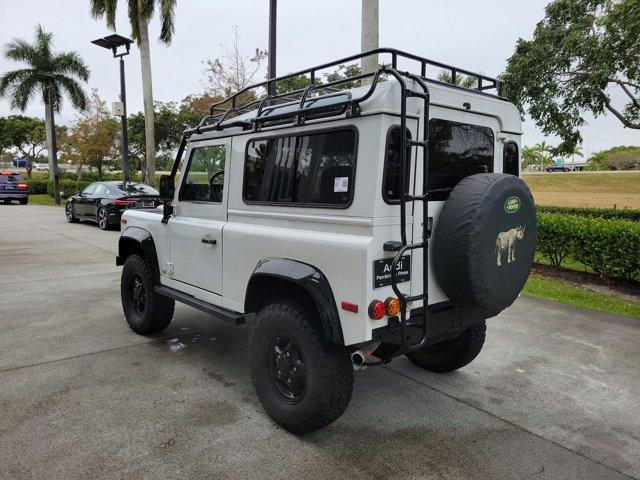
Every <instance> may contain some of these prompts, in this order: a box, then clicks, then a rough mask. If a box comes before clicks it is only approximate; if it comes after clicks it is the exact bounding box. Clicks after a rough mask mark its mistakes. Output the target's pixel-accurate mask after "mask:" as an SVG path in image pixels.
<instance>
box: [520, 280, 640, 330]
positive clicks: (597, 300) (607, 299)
mask: <svg viewBox="0 0 640 480" xmlns="http://www.w3.org/2000/svg"><path fill="white" fill-rule="evenodd" d="M522 293H523V294H524V295H528V296H530V297H539V298H547V299H550V300H555V301H557V302H562V303H568V304H571V305H576V306H578V307H585V308H593V309H595V310H600V311H602V312H607V313H612V314H614V315H622V316H624V317H633V318H638V319H640V303H636V302H630V301H627V300H623V299H620V298H616V297H612V296H610V295H605V294H602V293H598V292H593V291H591V290H587V289H584V288H580V287H576V286H573V285H569V284H566V283H564V282H560V281H558V280H554V279H550V278H547V277H543V276H542V275H539V274H537V273H532V274H531V275H530V276H529V280H527V283H526V285H525V286H524V290H522Z"/></svg>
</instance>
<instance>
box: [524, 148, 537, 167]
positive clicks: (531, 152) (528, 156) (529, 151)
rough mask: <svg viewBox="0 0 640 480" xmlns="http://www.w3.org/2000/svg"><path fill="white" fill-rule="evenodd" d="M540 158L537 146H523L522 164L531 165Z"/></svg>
mask: <svg viewBox="0 0 640 480" xmlns="http://www.w3.org/2000/svg"><path fill="white" fill-rule="evenodd" d="M537 160H538V151H537V150H536V149H535V147H522V166H523V167H530V166H531V165H535V163H536V161H537Z"/></svg>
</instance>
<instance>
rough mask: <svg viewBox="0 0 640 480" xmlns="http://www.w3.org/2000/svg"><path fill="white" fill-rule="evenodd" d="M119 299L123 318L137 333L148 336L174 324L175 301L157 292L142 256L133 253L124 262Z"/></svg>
mask: <svg viewBox="0 0 640 480" xmlns="http://www.w3.org/2000/svg"><path fill="white" fill-rule="evenodd" d="M120 296H121V298H122V309H123V310H124V316H125V318H126V319H127V323H128V324H129V327H131V330H133V331H134V332H136V333H139V334H140V335H149V334H152V333H157V332H159V331H161V330H164V329H165V328H167V327H168V326H169V324H170V323H171V319H172V318H173V310H174V308H175V302H174V301H173V300H171V299H170V298H167V297H163V296H162V295H159V294H157V293H156V292H155V290H154V283H153V276H152V275H151V271H150V270H149V265H147V262H146V260H145V259H144V258H143V257H142V256H141V255H138V254H133V255H131V256H129V257H128V258H127V261H126V262H125V263H124V267H123V268H122V278H121V280H120Z"/></svg>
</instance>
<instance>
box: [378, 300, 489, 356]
mask: <svg viewBox="0 0 640 480" xmlns="http://www.w3.org/2000/svg"><path fill="white" fill-rule="evenodd" d="M493 316H495V314H489V313H487V312H483V311H480V310H479V309H475V308H468V307H457V306H453V305H451V303H450V302H442V303H441V304H436V305H430V306H429V318H428V332H427V343H426V344H427V345H433V344H436V343H440V342H443V341H445V340H448V339H450V338H454V337H457V336H458V335H460V333H462V332H463V331H465V330H466V329H467V328H469V327H470V326H471V325H473V324H474V323H478V322H482V321H484V320H486V319H487V318H491V317H493ZM422 318H423V317H422V308H416V309H413V310H411V316H410V317H409V319H408V322H407V335H408V336H409V339H408V341H409V344H415V343H417V342H419V341H420V338H421V337H422V333H423V332H422ZM373 339H375V340H380V341H381V342H383V343H388V344H391V345H397V346H401V345H402V341H401V337H400V329H399V325H398V327H397V328H396V327H392V326H390V325H387V326H384V327H379V328H376V329H374V330H373ZM398 353H399V354H402V352H401V351H400V352H398ZM394 356H395V355H394Z"/></svg>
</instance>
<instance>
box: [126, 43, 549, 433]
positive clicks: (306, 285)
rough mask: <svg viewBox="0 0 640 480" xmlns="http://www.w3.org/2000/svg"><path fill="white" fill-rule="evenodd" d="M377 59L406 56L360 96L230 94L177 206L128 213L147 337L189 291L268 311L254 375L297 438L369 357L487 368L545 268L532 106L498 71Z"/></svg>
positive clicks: (192, 135)
mask: <svg viewBox="0 0 640 480" xmlns="http://www.w3.org/2000/svg"><path fill="white" fill-rule="evenodd" d="M376 53H377V54H378V53H380V54H385V55H389V56H390V58H389V59H388V60H389V63H385V62H384V61H381V63H383V64H384V65H385V66H383V67H381V68H380V69H379V70H376V71H375V72H371V73H367V74H364V75H363V76H364V77H365V78H368V79H369V80H370V81H368V82H367V83H366V84H365V85H363V86H360V87H355V88H354V87H350V86H349V85H350V84H347V85H346V86H345V83H346V82H352V81H353V80H352V79H343V80H338V81H336V82H330V83H327V84H324V85H316V84H315V83H313V82H312V83H311V85H310V86H309V87H307V88H306V89H304V90H303V91H302V90H298V91H297V92H295V91H289V92H278V93H277V95H275V94H274V95H275V96H274V95H270V96H268V97H266V98H264V99H262V100H260V101H258V102H253V103H249V104H248V103H246V102H247V101H246V99H247V98H250V97H251V96H250V95H247V92H249V91H252V92H253V91H262V90H265V89H266V90H267V91H268V90H269V89H268V84H267V83H268V82H267V81H265V82H262V83H260V84H257V85H254V86H252V87H247V88H246V89H243V90H241V91H240V92H238V93H237V94H235V95H233V96H232V97H230V98H228V99H225V100H224V101H221V102H219V103H217V104H214V105H212V106H211V112H214V113H215V115H214V116H213V117H206V118H204V119H203V121H202V122H201V123H200V125H199V126H198V127H197V128H193V129H190V130H187V131H186V132H185V134H184V137H183V139H182V142H181V146H180V149H179V151H178V155H177V158H176V162H175V163H174V165H173V167H172V169H171V174H170V175H163V176H162V177H161V179H160V188H159V190H160V196H161V197H162V198H163V199H171V200H167V201H165V202H164V204H163V209H162V215H158V212H159V210H158V211H157V212H150V211H145V210H127V211H126V212H125V213H124V215H123V218H122V221H123V226H125V224H126V229H123V232H122V234H121V236H120V241H119V245H118V257H117V259H116V264H117V265H123V269H122V277H121V278H122V280H121V284H120V287H121V298H122V306H123V310H124V316H125V318H126V320H127V322H128V324H129V326H130V327H131V329H132V330H133V331H135V332H137V333H139V334H141V335H149V334H153V333H157V332H159V331H161V330H163V329H164V328H166V327H167V326H168V325H169V324H170V322H171V318H172V316H173V312H174V304H175V302H176V301H178V302H182V303H185V304H187V305H190V306H192V307H195V308H198V309H201V310H202V311H205V312H208V313H210V314H213V315H216V316H218V317H220V318H224V319H227V320H230V321H231V322H232V323H234V324H239V323H243V322H244V320H245V317H246V316H253V315H255V321H253V322H252V325H251V334H250V341H249V351H250V361H249V365H250V368H251V378H252V381H253V385H254V387H255V389H256V392H257V396H258V399H259V400H260V402H261V403H262V405H263V406H264V409H265V410H266V412H267V413H268V414H269V415H270V416H271V417H272V418H273V419H274V420H275V421H276V422H277V423H279V424H280V425H282V426H283V427H284V428H286V429H288V430H290V431H292V432H296V433H303V432H309V431H312V430H316V429H318V428H321V427H323V426H325V425H327V424H329V423H331V422H333V421H334V420H335V419H337V418H338V417H339V416H340V415H341V414H342V412H343V411H344V410H345V409H346V408H347V405H348V403H349V400H350V398H351V394H352V384H353V379H354V377H353V376H354V373H353V372H354V367H355V368H357V369H358V368H362V367H363V366H366V365H370V366H373V365H382V364H385V363H388V362H390V361H391V360H392V359H393V358H394V357H398V356H401V355H406V356H407V357H408V358H409V359H410V360H411V361H412V362H413V363H414V364H416V365H417V366H418V367H420V368H423V369H425V370H429V371H432V372H449V371H453V370H457V369H459V368H463V367H464V366H465V365H467V364H468V363H470V362H471V361H473V359H474V358H475V357H476V356H477V355H478V354H479V353H480V350H481V348H482V345H483V343H484V340H485V332H486V324H485V320H487V319H489V318H491V317H494V316H496V315H497V314H498V313H500V312H501V311H502V310H504V309H505V308H507V307H508V306H510V305H511V304H512V303H513V301H514V300H515V299H516V298H517V297H518V294H519V293H520V291H521V289H522V287H523V286H524V284H525V281H526V279H527V277H528V275H529V272H530V270H531V266H532V264H533V259H534V253H535V242H536V215H535V205H534V202H533V197H532V196H531V192H530V191H529V189H528V188H527V186H526V184H525V183H524V182H523V181H522V180H521V179H520V178H518V176H519V173H520V171H519V159H520V158H519V157H520V155H519V150H520V141H521V137H520V133H519V132H521V123H520V113H519V112H518V109H517V108H516V107H515V106H514V105H513V104H512V103H510V102H509V101H508V100H506V99H504V98H502V97H501V96H500V81H499V80H497V79H494V78H489V77H486V76H484V75H481V74H471V73H469V72H468V71H466V70H460V69H458V68H457V67H450V69H449V72H450V74H451V75H455V74H456V72H459V71H464V72H465V75H472V76H473V78H474V80H475V81H476V84H477V85H483V87H482V88H478V89H473V90H471V89H466V88H462V87H455V86H452V85H447V84H444V83H437V82H434V81H433V80H429V79H426V78H423V76H424V74H425V70H426V66H427V65H433V66H437V68H442V64H440V63H437V64H433V62H431V61H430V60H428V59H423V58H420V57H417V56H415V55H410V54H405V53H403V52H400V51H397V50H391V49H379V50H377V51H376ZM370 54H371V53H370V52H367V53H366V54H363V55H370ZM398 57H399V59H400V60H398ZM357 58H358V56H355V57H350V58H347V59H341V60H336V61H335V62H332V63H330V64H324V65H321V66H317V67H313V68H311V69H308V70H306V71H303V72H298V73H296V74H295V75H296V76H297V75H304V76H306V78H320V74H319V73H318V72H319V71H322V70H326V69H327V68H329V67H331V66H338V65H341V64H344V63H347V62H350V61H354V60H355V59H357ZM397 61H401V62H402V63H403V65H404V64H405V63H408V62H409V61H415V62H416V64H415V65H414V69H413V70H414V71H417V72H422V74H421V75H423V76H421V75H420V74H411V73H408V72H404V71H403V72H399V71H397V70H396V69H395V67H394V66H395V64H396V63H397ZM389 65H391V67H390V66H389ZM280 80H282V78H281V79H280ZM379 80H386V81H379ZM271 82H274V83H273V84H275V83H276V82H275V81H273V80H272V81H271ZM363 83H364V82H363ZM341 86H342V87H345V88H349V90H346V91H345V90H343V91H340V90H339V87H341ZM488 88H493V89H494V92H493V94H491V93H490V92H488V91H487V89H488ZM296 95H297V96H296ZM251 98H252V97H251ZM243 99H245V100H244V102H243ZM231 105H233V106H234V107H235V108H232V109H229V108H230V106H231ZM462 105H466V107H465V108H460V107H461V106H462ZM225 109H229V110H225ZM497 138H500V139H502V141H500V142H496V139H497ZM414 202H415V203H414ZM427 207H428V208H427ZM429 250H431V251H429ZM230 348H233V347H230ZM461 378H463V377H461ZM400 394H402V392H400ZM398 414H400V415H401V414H402V413H401V412H398Z"/></svg>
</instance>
